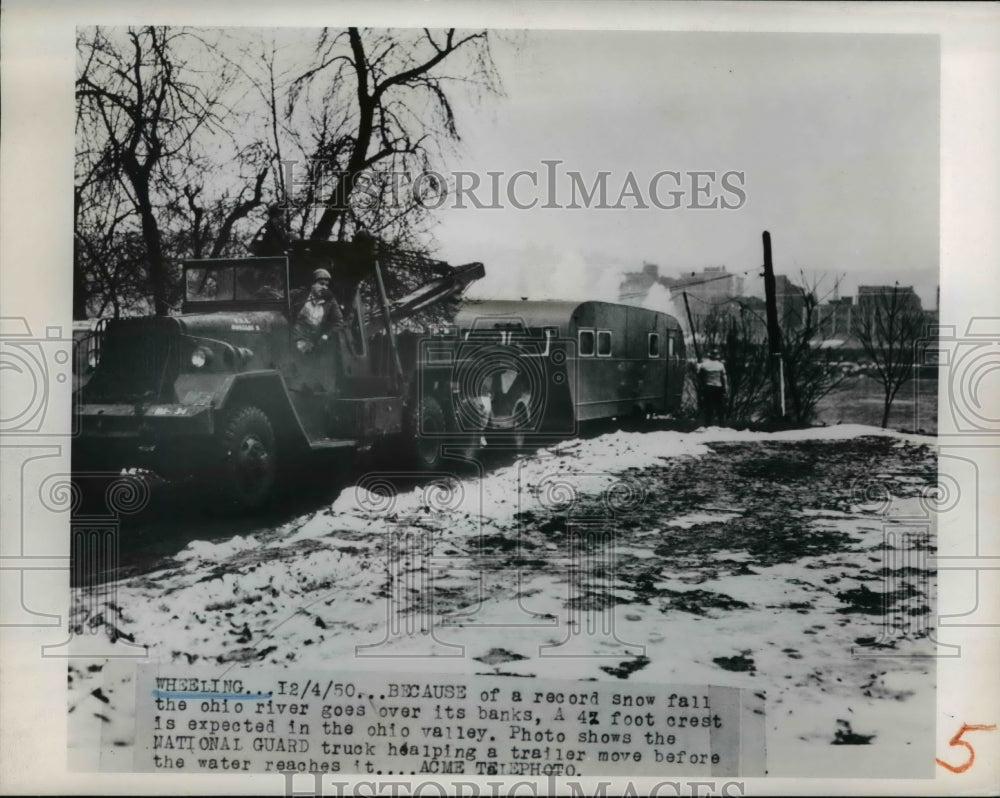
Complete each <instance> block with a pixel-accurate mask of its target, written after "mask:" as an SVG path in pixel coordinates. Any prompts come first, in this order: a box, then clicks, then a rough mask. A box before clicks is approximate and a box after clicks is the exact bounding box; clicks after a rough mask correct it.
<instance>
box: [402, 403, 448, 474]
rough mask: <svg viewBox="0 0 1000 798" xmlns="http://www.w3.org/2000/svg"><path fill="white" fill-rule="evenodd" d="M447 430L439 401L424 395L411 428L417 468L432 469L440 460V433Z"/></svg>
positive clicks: (446, 423)
mask: <svg viewBox="0 0 1000 798" xmlns="http://www.w3.org/2000/svg"><path fill="white" fill-rule="evenodd" d="M447 431H448V421H447V419H446V418H445V414H444V410H443V409H442V408H441V403H440V402H438V400H437V399H435V398H434V397H433V396H425V397H424V398H423V399H421V400H420V405H419V407H418V409H417V412H416V413H415V418H414V425H413V430H412V432H411V434H412V436H413V442H412V443H413V455H414V460H415V461H416V465H417V467H418V468H422V469H425V470H428V471H430V470H433V469H435V468H437V466H438V465H439V464H440V462H441V434H442V433H444V432H447Z"/></svg>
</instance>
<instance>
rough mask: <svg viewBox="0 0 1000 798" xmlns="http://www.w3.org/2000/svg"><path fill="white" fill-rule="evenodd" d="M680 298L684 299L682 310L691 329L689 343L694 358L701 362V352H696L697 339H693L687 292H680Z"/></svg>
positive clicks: (692, 322)
mask: <svg viewBox="0 0 1000 798" xmlns="http://www.w3.org/2000/svg"><path fill="white" fill-rule="evenodd" d="M681 296H683V297H684V310H686V311H687V317H688V327H690V328H691V343H692V344H694V356H695V357H696V358H698V360H701V352H699V351H698V339H697V337H695V332H694V321H693V320H692V318H691V306H690V305H689V304H688V295H687V291H682V292H681Z"/></svg>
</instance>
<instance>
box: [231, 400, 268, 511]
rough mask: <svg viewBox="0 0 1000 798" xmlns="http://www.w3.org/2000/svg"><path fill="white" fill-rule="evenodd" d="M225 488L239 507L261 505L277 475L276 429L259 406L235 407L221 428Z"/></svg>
mask: <svg viewBox="0 0 1000 798" xmlns="http://www.w3.org/2000/svg"><path fill="white" fill-rule="evenodd" d="M220 443H221V448H222V457H223V474H222V481H223V488H224V490H225V492H226V495H227V497H228V499H229V500H230V502H231V504H232V505H235V508H236V509H237V510H239V511H244V512H246V511H251V510H256V509H258V508H260V507H262V506H263V505H264V504H266V503H267V500H268V499H269V498H270V497H271V489H272V488H273V487H274V482H275V477H276V475H277V470H278V469H277V460H276V447H275V443H274V429H273V428H272V427H271V421H270V420H269V419H268V417H267V414H266V413H265V412H264V411H263V410H261V409H260V408H259V407H253V406H246V407H241V408H238V409H236V410H235V411H234V412H233V413H232V415H231V416H230V417H229V419H228V420H227V421H226V423H225V426H224V427H223V430H222V437H221V441H220Z"/></svg>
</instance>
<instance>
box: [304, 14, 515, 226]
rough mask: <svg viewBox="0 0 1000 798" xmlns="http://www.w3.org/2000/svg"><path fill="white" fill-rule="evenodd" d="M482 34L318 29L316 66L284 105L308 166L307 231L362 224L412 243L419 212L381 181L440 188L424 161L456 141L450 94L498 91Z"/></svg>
mask: <svg viewBox="0 0 1000 798" xmlns="http://www.w3.org/2000/svg"><path fill="white" fill-rule="evenodd" d="M489 35H490V34H489V33H488V32H487V31H485V30H482V31H474V32H463V33H458V32H456V30H455V29H453V28H452V29H448V30H445V31H430V30H426V29H425V30H423V31H415V32H411V31H399V30H385V31H373V30H362V29H358V28H348V29H347V30H345V31H340V32H335V31H330V30H324V31H323V32H322V33H321V34H320V36H319V39H318V40H317V43H316V47H315V54H314V55H315V59H314V63H313V64H312V65H310V67H309V68H308V69H306V70H305V71H304V72H302V73H301V74H300V75H298V76H297V77H296V78H295V79H294V80H292V82H291V84H290V86H289V91H288V97H287V104H286V109H285V119H286V125H287V127H289V128H293V129H296V131H297V136H298V142H297V143H298V150H299V152H300V153H301V156H302V158H303V160H305V161H306V162H307V163H308V166H309V168H308V169H307V170H306V173H305V175H304V177H305V180H304V181H303V183H304V185H303V191H302V192H301V196H300V197H299V201H300V202H303V203H307V204H308V205H310V206H311V207H314V208H316V209H317V210H318V214H319V218H318V219H316V221H315V224H314V225H312V228H311V230H309V231H308V237H310V238H313V239H330V238H344V237H345V236H346V235H348V234H349V233H350V232H351V231H352V230H354V229H357V228H358V227H365V228H367V229H368V230H369V231H371V232H373V233H378V234H380V235H381V237H382V238H384V239H389V240H391V241H395V242H396V243H400V244H405V243H412V240H413V236H412V235H409V234H410V233H411V232H412V230H413V228H414V227H417V226H419V222H420V219H421V218H422V215H423V212H424V211H425V210H426V209H425V208H424V206H423V205H422V204H421V202H420V197H419V196H414V194H413V193H411V192H409V191H400V190H399V189H400V188H401V186H400V185H399V184H398V183H397V184H394V185H388V184H386V183H385V182H384V180H385V178H386V177H387V176H392V175H397V176H406V175H413V174H418V175H426V176H428V179H426V180H425V181H424V182H423V184H422V187H423V188H427V189H430V190H431V191H432V192H440V191H442V190H444V188H445V187H444V186H443V185H438V184H436V181H435V179H434V177H433V169H432V167H433V165H434V164H435V163H436V162H437V161H438V160H439V158H440V155H441V153H442V151H443V148H444V147H446V146H447V145H448V143H449V142H455V141H457V140H458V139H459V131H458V126H457V121H456V116H455V112H454V108H453V105H452V103H453V97H452V92H453V91H455V90H458V89H459V88H465V89H468V90H471V91H472V92H473V94H476V95H477V96H478V95H480V94H482V93H490V92H498V91H499V90H500V81H499V76H498V74H497V71H496V68H495V66H494V64H493V59H492V55H491V53H490V39H489ZM295 120H298V124H296V121H295ZM303 131H308V132H303ZM301 171H302V170H301V169H300V172H301ZM407 188H412V187H407ZM418 193H419V192H418ZM400 222H402V223H401V224H400ZM305 223H306V222H305V219H303V225H305ZM407 239H410V240H409V242H408V241H407Z"/></svg>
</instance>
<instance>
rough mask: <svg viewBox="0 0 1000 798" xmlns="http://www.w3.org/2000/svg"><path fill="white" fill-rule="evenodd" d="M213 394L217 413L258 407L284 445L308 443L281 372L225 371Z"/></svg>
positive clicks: (303, 444) (305, 444)
mask: <svg viewBox="0 0 1000 798" xmlns="http://www.w3.org/2000/svg"><path fill="white" fill-rule="evenodd" d="M178 393H179V391H178ZM213 398H214V405H215V408H216V410H217V411H218V412H220V413H227V412H229V411H230V410H231V409H232V408H234V407H242V406H247V405H252V406H254V407H259V408H260V409H261V410H263V411H264V412H265V413H267V416H268V418H269V419H270V420H271V423H272V425H273V426H274V432H275V435H276V436H277V437H278V440H279V443H281V444H283V445H286V446H287V445H289V444H291V445H292V446H300V445H301V446H307V445H308V437H307V435H306V432H305V429H304V428H303V426H302V421H301V419H300V418H299V415H298V413H297V412H296V410H295V406H294V405H293V404H292V400H291V397H290V396H289V392H288V386H287V385H286V384H285V380H284V378H283V377H282V376H281V373H280V372H277V371H270V370H268V371H248V372H244V373H242V374H230V375H226V377H225V378H224V379H223V380H222V381H221V382H220V383H219V384H218V385H217V389H216V391H215V395H214V397H213Z"/></svg>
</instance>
